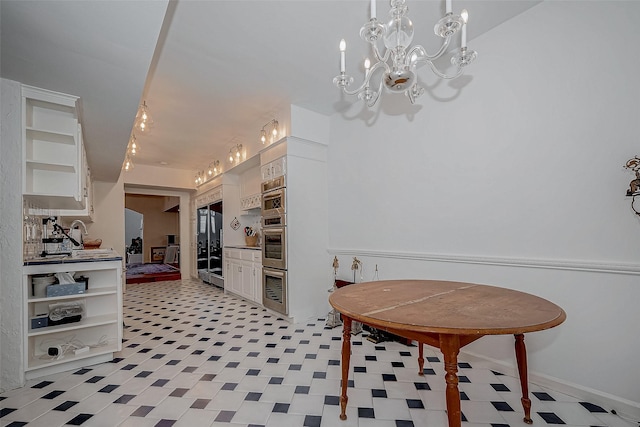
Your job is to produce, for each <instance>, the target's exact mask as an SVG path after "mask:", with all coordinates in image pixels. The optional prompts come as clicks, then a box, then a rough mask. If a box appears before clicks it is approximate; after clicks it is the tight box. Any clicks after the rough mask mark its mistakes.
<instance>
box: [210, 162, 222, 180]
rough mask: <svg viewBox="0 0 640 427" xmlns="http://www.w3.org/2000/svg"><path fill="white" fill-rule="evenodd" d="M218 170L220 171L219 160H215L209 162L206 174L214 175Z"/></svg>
mask: <svg viewBox="0 0 640 427" xmlns="http://www.w3.org/2000/svg"><path fill="white" fill-rule="evenodd" d="M220 172H222V171H221V170H220V160H215V161H213V162H211V163H209V168H208V169H207V174H209V177H214V176H216V175H218V174H219V173H220Z"/></svg>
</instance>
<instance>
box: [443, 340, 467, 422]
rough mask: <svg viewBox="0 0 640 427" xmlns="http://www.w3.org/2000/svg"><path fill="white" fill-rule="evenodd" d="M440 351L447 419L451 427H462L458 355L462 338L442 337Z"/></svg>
mask: <svg viewBox="0 0 640 427" xmlns="http://www.w3.org/2000/svg"><path fill="white" fill-rule="evenodd" d="M440 351H442V355H443V356H444V370H445V372H446V374H445V376H444V379H445V381H446V383H447V390H446V397H447V417H448V418H449V427H460V425H461V424H462V415H461V411H460V391H459V390H458V375H457V374H456V373H457V372H458V353H459V352H460V337H459V336H458V335H445V334H442V335H440Z"/></svg>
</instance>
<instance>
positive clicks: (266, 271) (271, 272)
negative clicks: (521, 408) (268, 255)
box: [263, 268, 284, 277]
mask: <svg viewBox="0 0 640 427" xmlns="http://www.w3.org/2000/svg"><path fill="white" fill-rule="evenodd" d="M263 270H264V274H269V275H271V276H278V277H284V272H283V271H278V270H269V269H266V268H263Z"/></svg>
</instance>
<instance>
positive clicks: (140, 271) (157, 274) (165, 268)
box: [127, 264, 181, 283]
mask: <svg viewBox="0 0 640 427" xmlns="http://www.w3.org/2000/svg"><path fill="white" fill-rule="evenodd" d="M180 278H181V276H180V269H179V268H176V267H174V266H172V265H169V264H129V265H127V283H147V282H162V281H164V280H180Z"/></svg>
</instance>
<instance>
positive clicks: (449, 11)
mask: <svg viewBox="0 0 640 427" xmlns="http://www.w3.org/2000/svg"><path fill="white" fill-rule="evenodd" d="M445 5H446V11H447V13H451V0H446V2H445Z"/></svg>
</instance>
